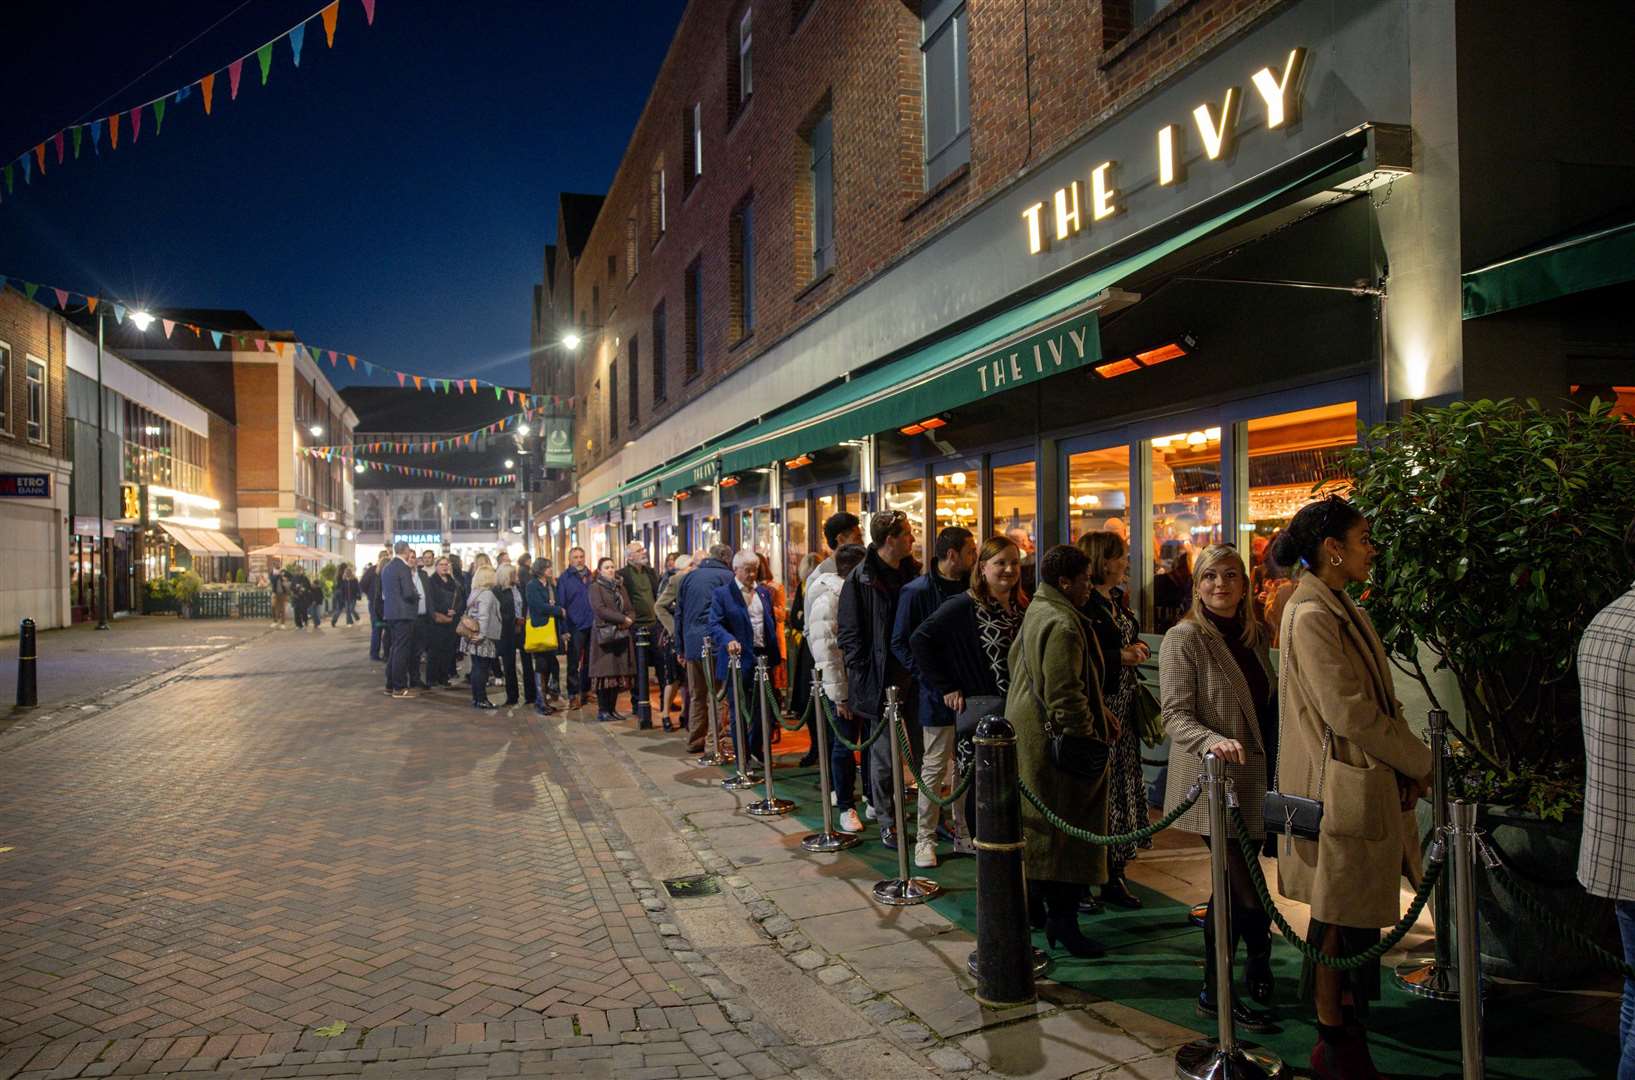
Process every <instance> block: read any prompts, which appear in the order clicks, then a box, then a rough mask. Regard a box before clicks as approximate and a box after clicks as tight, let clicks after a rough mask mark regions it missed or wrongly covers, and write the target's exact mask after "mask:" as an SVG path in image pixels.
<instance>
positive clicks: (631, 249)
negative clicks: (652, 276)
mask: <svg viewBox="0 0 1635 1080" xmlns="http://www.w3.org/2000/svg"><path fill="white" fill-rule="evenodd" d="M624 280H625V284H627V285H628V284H629V283H630V282H632V281H634V280H636V215H635V214H631V215H630V216H629V217H627V218H625V222H624Z"/></svg>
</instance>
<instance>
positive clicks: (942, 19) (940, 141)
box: [920, 0, 971, 188]
mask: <svg viewBox="0 0 1635 1080" xmlns="http://www.w3.org/2000/svg"><path fill="white" fill-rule="evenodd" d="M920 12H921V14H920V71H921V77H922V79H923V80H924V86H923V89H922V100H923V101H924V110H925V186H926V187H927V188H933V187H936V186H937V184H939V183H940V182H942V181H943V180H944V179H946V178H947V177H948V176H950V175H952V174H953V172H954V170H956V169H958V168H959V167H960V166H962V165H965V164H968V163H969V162H970V160H971V83H970V57H969V52H970V49H969V46H968V43H967V42H966V37H965V33H966V31H965V0H927V2H926V3H924V4H922V5H921V8H920Z"/></svg>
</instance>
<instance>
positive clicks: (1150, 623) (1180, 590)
mask: <svg viewBox="0 0 1635 1080" xmlns="http://www.w3.org/2000/svg"><path fill="white" fill-rule="evenodd" d="M1151 525H1152V548H1151V551H1152V556H1153V560H1152V561H1153V578H1152V588H1151V591H1150V593H1149V594H1148V600H1147V605H1148V607H1149V612H1150V618H1148V619H1146V620H1143V629H1145V630H1147V631H1148V632H1150V633H1154V634H1162V633H1163V632H1164V631H1166V630H1168V629H1169V628H1170V627H1172V626H1174V625H1175V624H1176V623H1177V622H1178V621H1180V618H1181V616H1182V615H1183V614H1185V613H1186V609H1187V607H1188V606H1189V604H1190V603H1191V597H1192V560H1193V557H1194V556H1195V555H1196V554H1197V553H1198V552H1200V551H1202V550H1203V549H1204V548H1206V547H1208V546H1209V545H1210V544H1217V543H1220V541H1221V429H1220V428H1218V427H1209V428H1198V429H1194V430H1191V431H1178V432H1176V433H1174V434H1173V435H1160V436H1158V437H1156V438H1154V439H1153V440H1152V522H1151Z"/></svg>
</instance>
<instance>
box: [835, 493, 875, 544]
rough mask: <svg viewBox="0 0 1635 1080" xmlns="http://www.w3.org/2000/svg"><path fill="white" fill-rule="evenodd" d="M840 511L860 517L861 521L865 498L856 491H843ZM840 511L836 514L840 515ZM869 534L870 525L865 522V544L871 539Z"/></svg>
mask: <svg viewBox="0 0 1635 1080" xmlns="http://www.w3.org/2000/svg"><path fill="white" fill-rule="evenodd" d="M840 510H844V511H845V512H846V513H848V514H856V515H857V517H858V520H860V521H861V520H862V518H863V496H862V494H861V493H859V492H856V491H843V492H841V493H840ZM840 510H836V511H835V512H836V513H839V512H840ZM868 532H869V527H868V523H867V522H864V523H863V539H864V541H865V542H866V541H867V540H868V538H869V537H868Z"/></svg>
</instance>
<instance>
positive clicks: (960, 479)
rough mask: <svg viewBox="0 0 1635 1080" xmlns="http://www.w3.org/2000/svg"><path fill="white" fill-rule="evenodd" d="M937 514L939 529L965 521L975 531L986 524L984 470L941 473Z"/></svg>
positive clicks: (936, 485) (937, 487)
mask: <svg viewBox="0 0 1635 1080" xmlns="http://www.w3.org/2000/svg"><path fill="white" fill-rule="evenodd" d="M933 486H934V487H935V489H936V506H935V508H934V509H935V516H936V522H937V528H938V529H944V528H947V527H948V526H949V525H961V526H964V527H965V528H967V529H970V530H971V531H972V532H973V533H975V532H978V531H980V528H981V525H982V473H981V472H980V471H979V470H977V469H974V468H973V469H968V470H955V471H953V472H945V473H938V474H937V476H936V483H935V484H934V485H933Z"/></svg>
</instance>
